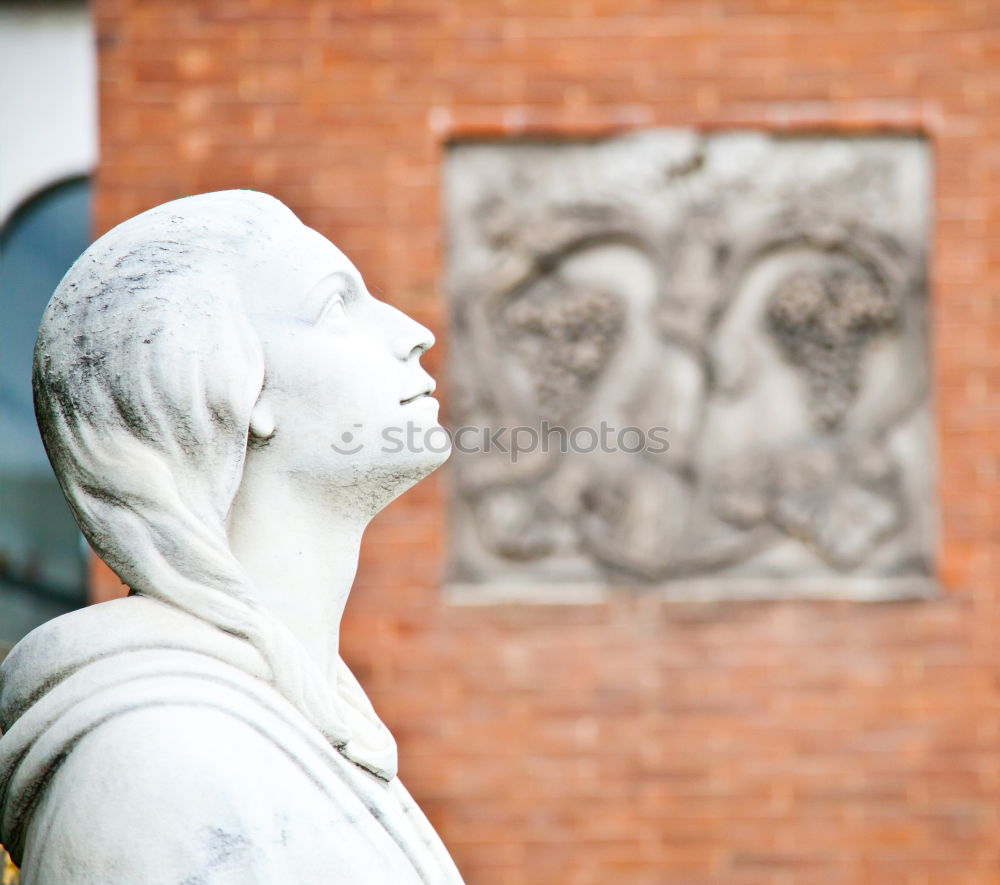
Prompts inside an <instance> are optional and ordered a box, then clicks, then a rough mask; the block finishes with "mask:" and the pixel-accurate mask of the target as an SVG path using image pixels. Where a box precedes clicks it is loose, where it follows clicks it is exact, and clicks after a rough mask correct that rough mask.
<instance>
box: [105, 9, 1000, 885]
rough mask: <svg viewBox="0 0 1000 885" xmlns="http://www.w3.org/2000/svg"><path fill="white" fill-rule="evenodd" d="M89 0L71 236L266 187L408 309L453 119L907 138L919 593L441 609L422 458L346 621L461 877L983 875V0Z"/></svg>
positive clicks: (998, 369)
mask: <svg viewBox="0 0 1000 885" xmlns="http://www.w3.org/2000/svg"><path fill="white" fill-rule="evenodd" d="M94 6H95V12H96V15H97V20H98V28H99V39H100V63H101V83H100V99H101V133H102V134H101V168H100V172H99V175H98V220H97V225H98V227H99V229H101V230H103V229H106V228H107V227H109V226H111V225H112V224H113V223H115V222H117V221H119V220H121V219H122V218H125V217H127V216H129V215H132V214H134V213H136V212H138V211H140V210H142V209H145V208H147V207H149V206H152V205H154V204H156V203H159V202H161V201H163V200H167V199H170V198H173V197H178V196H182V195H185V194H190V193H195V192H199V191H205V190H213V189H218V188H226V187H234V186H239V187H252V188H256V189H260V190H264V191H268V192H270V193H273V194H275V195H276V196H278V197H279V198H281V199H282V200H284V201H285V202H287V203H288V204H289V205H290V206H291V207H292V208H293V209H294V210H295V211H296V212H298V213H299V214H300V216H301V217H302V218H303V219H304V220H305V221H307V222H308V223H309V224H311V225H313V226H315V227H317V228H318V229H319V230H321V231H322V232H323V233H324V234H326V235H328V236H329V237H331V238H332V239H333V240H334V241H335V242H337V243H338V244H339V245H340V246H341V247H342V248H343V249H344V250H345V251H346V252H347V253H348V254H349V255H350V256H351V257H352V258H353V259H354V260H355V262H356V263H357V265H358V267H359V268H360V269H361V271H362V273H363V274H364V275H365V277H366V279H367V280H368V281H369V283H370V285H371V287H372V289H373V291H374V292H375V293H376V294H380V295H381V296H382V297H384V298H385V299H387V300H388V301H390V302H392V303H394V304H396V305H398V306H399V307H401V308H402V309H404V310H406V311H409V312H411V313H413V314H414V315H416V316H417V317H418V318H419V319H420V320H422V321H424V322H425V323H427V324H429V325H430V326H431V327H432V328H433V329H434V330H435V331H436V332H438V333H443V332H444V331H445V329H444V325H445V313H444V305H443V300H442V297H441V295H440V287H441V279H440V271H441V255H442V242H441V218H440V193H439V187H440V171H441V157H442V149H443V145H444V144H445V142H446V140H447V139H448V138H450V137H455V136H461V135H463V134H478V133H488V134H490V135H496V134H503V133H509V134H511V135H516V134H518V133H523V132H554V133H566V134H576V133H586V132H603V131H613V130H616V129H619V128H622V127H626V128H627V127H634V126H648V125H664V126H696V127H706V128H719V127H723V128H724V127H732V126H761V127H769V128H775V129H783V130H804V129H810V130H817V129H818V130H823V131H834V132H843V131H845V130H846V131H877V130H883V129H885V128H890V129H894V130H907V131H913V130H916V131H920V132H923V133H925V134H926V135H927V136H928V138H929V139H930V141H931V144H932V146H933V150H934V154H935V164H936V202H935V206H934V216H935V222H934V244H933V256H932V258H933V265H932V277H933V280H932V297H933V304H934V331H933V357H934V378H935V397H936V408H937V414H938V422H939V431H938V443H939V457H940V486H941V492H940V538H941V541H940V552H939V559H938V569H939V574H940V578H941V581H942V584H943V586H944V593H943V596H942V598H941V599H940V600H938V601H935V602H920V603H918V602H913V603H895V604H886V605H864V604H832V603H831V604H815V603H783V604H753V605H751V604H742V605H741V604H726V605H716V606H711V607H695V606H691V607H679V606H671V605H665V604H662V603H657V602H651V601H643V600H622V601H620V602H617V603H614V604H610V605H602V606H592V607H565V608H554V607H541V608H530V607H521V608H481V609H479V608H452V607H449V606H447V605H445V604H443V602H442V599H441V595H440V591H439V583H440V577H441V572H442V556H443V550H444V541H445V539H444V531H445V522H444V511H443V486H444V483H445V482H446V480H447V476H446V475H443V476H438V477H436V478H433V479H432V480H430V481H428V482H427V483H425V484H424V485H422V486H420V487H419V488H417V489H416V490H414V491H413V492H411V493H410V494H408V495H407V496H406V497H405V498H404V499H402V500H401V501H399V502H397V503H396V504H395V505H393V506H392V507H391V508H390V509H389V511H387V512H386V513H385V514H383V515H382V516H381V517H380V518H379V520H378V521H377V523H376V524H375V525H374V526H373V528H372V530H371V532H370V537H369V540H368V545H367V549H366V552H365V555H364V559H363V563H362V568H361V573H360V577H359V580H358V584H357V587H356V590H355V595H354V597H353V599H352V602H351V606H350V609H349V614H348V619H347V623H346V625H345V632H346V637H345V643H344V646H345V654H346V656H347V657H348V659H349V660H350V661H351V662H352V664H353V665H354V666H355V668H356V670H357V672H358V675H359V676H360V678H361V679H362V681H363V682H364V684H365V685H366V686H367V688H368V689H369V691H370V693H371V695H372V697H373V699H374V701H375V703H376V706H377V707H378V709H379V710H380V711H381V712H382V713H383V714H384V717H385V719H386V720H387V722H388V723H389V724H390V726H391V727H392V729H393V731H394V732H395V733H396V735H397V737H398V738H399V742H400V745H401V751H402V773H403V776H404V777H405V779H406V781H407V783H408V784H409V786H410V788H411V790H412V792H413V793H414V794H415V795H416V796H417V798H418V799H419V800H420V802H421V804H422V805H423V806H424V808H425V809H426V810H427V811H428V813H429V815H430V816H431V818H432V819H433V821H434V823H435V824H436V825H437V826H438V827H439V829H440V831H441V833H442V835H443V836H444V838H445V840H446V842H447V844H448V845H449V847H450V848H451V850H452V852H453V854H454V856H455V857H456V859H457V861H458V863H459V865H460V867H461V868H462V870H463V871H464V873H465V875H466V877H467V879H468V881H469V883H470V885H501V883H503V885H529V883H531V885H562V883H566V885H570V883H579V885H584V883H595V885H596V883H601V885H606V883H629V885H640V883H643V885H647V883H648V885H652V883H657V885H661V883H662V885H701V883H720V885H751V883H768V885H772V883H773V885H789V883H796V885H798V883H871V885H908V883H912V885H917V883H921V885H923V883H926V885H948V883H963V885H985V883H996V882H1000V641H998V636H997V634H998V632H1000V584H998V578H997V572H998V570H1000V523H998V520H997V516H998V510H1000V494H998V493H1000V390H998V387H1000V356H998V354H1000V185H998V182H1000V6H998V5H997V2H996V0H936V2H929V0H867V2H862V0H852V2H848V0H771V2H767V0H707V2H694V0H674V2H653V0H614V2H611V0H567V2H556V0H450V2H445V0H381V2H379V0H368V2H359V0H330V2H325V3H324V2H305V0H302V2H296V0H288V2H271V3H269V2H266V0H206V2H201V3H195V2H191V0H142V2H140V0H134V2H128V0H96V2H95V3H94ZM441 337H442V338H443V337H444V335H443V334H442V335H441ZM443 344H444V346H445V347H446V346H447V342H446V341H445V342H443ZM442 355H443V347H438V348H435V350H434V351H432V353H431V354H430V355H429V358H428V359H427V360H426V361H427V362H428V363H429V364H430V367H431V369H432V371H436V372H440V369H441V365H442Z"/></svg>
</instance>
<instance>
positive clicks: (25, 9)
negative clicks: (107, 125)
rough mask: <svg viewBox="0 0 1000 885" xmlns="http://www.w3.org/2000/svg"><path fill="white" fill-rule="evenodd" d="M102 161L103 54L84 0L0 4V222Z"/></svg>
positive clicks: (87, 171)
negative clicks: (100, 72) (56, 184)
mask: <svg viewBox="0 0 1000 885" xmlns="http://www.w3.org/2000/svg"><path fill="white" fill-rule="evenodd" d="M96 162H97V62H96V52H95V46H94V32H93V25H92V23H91V19H90V14H89V10H88V9H87V6H86V4H85V3H73V2H59V3H33V4H30V5H28V4H24V5H22V4H7V3H4V4H3V5H0V224H3V222H5V221H6V220H7V218H8V216H9V215H10V213H11V212H12V211H13V210H14V209H16V208H17V206H18V205H19V204H20V203H21V201H22V200H24V199H25V198H27V197H29V196H31V195H32V194H34V193H35V192H36V191H38V190H41V189H42V188H44V187H46V186H47V185H50V184H53V183H54V182H56V181H59V180H61V179H64V178H67V177H69V176H74V175H86V174H89V173H90V172H92V171H93V169H94V166H95V164H96Z"/></svg>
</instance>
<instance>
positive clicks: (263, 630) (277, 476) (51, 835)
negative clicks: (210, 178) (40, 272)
mask: <svg viewBox="0 0 1000 885" xmlns="http://www.w3.org/2000/svg"><path fill="white" fill-rule="evenodd" d="M432 343H433V337H432V335H431V334H430V332H428V331H427V330H426V329H425V328H423V327H422V326H420V325H418V324H417V323H415V322H413V321H412V320H410V319H409V318H408V317H406V316H404V315H403V314H401V313H399V312H398V311H397V310H395V309H394V308H392V307H390V306H388V305H387V304H384V303H382V302H379V301H377V300H375V299H374V298H373V297H372V296H371V295H370V294H369V293H368V291H367V290H366V288H365V285H364V282H363V281H362V279H361V277H360V275H359V273H358V271H357V270H356V269H355V268H354V267H353V265H352V264H351V263H350V261H348V260H347V258H346V257H345V256H344V255H343V254H342V253H341V252H340V251H338V250H337V249H336V248H335V247H334V246H333V245H332V244H331V243H329V242H328V241H327V240H325V239H324V238H323V237H322V236H320V235H319V234H318V233H316V232H315V231H313V230H310V229H309V228H307V227H305V226H304V225H303V224H302V223H301V222H300V221H299V220H298V219H297V218H296V217H295V216H294V215H293V214H292V213H291V212H290V211H289V210H288V209H287V208H286V207H284V206H283V205H282V204H281V203H279V202H278V201H276V200H274V199H273V198H270V197H267V196H265V195H263V194H256V193H252V192H245V191H230V192H222V193H217V194H206V195H202V196H198V197H190V198H187V199H184V200H179V201H176V202H173V203H167V204H165V205H163V206H160V207H158V208H156V209H153V210H150V211H149V212H146V213H144V214H142V215H140V216H137V217H136V218H133V219H131V220H130V221H127V222H125V223H124V224H122V225H120V226H119V227H117V228H115V229H114V230H112V231H111V232H110V233H108V234H106V235H105V236H104V237H102V238H101V239H100V240H99V241H98V242H97V243H96V244H94V245H93V246H92V247H91V248H90V249H89V250H87V252H86V253H85V254H84V255H83V256H82V257H81V259H80V260H79V261H78V262H77V263H76V264H75V265H74V267H73V268H72V269H71V271H70V272H69V274H68V275H67V276H66V278H65V279H64V280H63V282H62V284H61V285H60V287H59V289H58V290H57V291H56V293H55V295H54V296H53V299H52V301H51V303H50V305H49V307H48V310H47V311H46V314H45V316H44V318H43V321H42V327H41V330H40V332H39V337H38V343H37V346H36V355H35V398H36V410H37V413H38V418H39V424H40V427H41V430H42V435H43V438H44V441H45V444H46V448H47V450H48V452H49V456H50V459H51V461H52V464H53V466H54V468H55V471H56V473H57V475H58V477H59V480H60V482H61V484H62V487H63V490H64V491H65V493H66V496H67V498H68V500H69V502H70V504H71V506H72V509H73V511H74V513H75V515H76V517H77V519H78V521H79V524H80V527H81V529H82V530H83V532H84V534H85V535H86V536H87V539H88V540H89V542H90V543H91V545H92V546H93V548H94V549H95V550H96V551H97V552H98V553H99V554H100V555H101V557H102V558H103V559H104V560H105V561H106V562H107V563H108V564H109V565H111V567H112V568H113V569H115V571H116V572H117V573H118V575H119V576H120V577H121V579H122V581H123V582H124V583H126V584H127V585H128V586H129V587H130V588H131V595H130V596H129V597H128V598H125V599H122V600H118V601H115V602H110V603H105V604H102V605H99V606H94V607H92V608H90V609H86V610H82V611H80V612H76V613H74V614H71V615H68V616H65V617H63V618H59V619H57V620H55V621H52V622H50V623H48V624H47V625H45V626H43V627H42V628H40V629H39V630H37V631H36V632H35V633H32V634H30V635H29V636H28V637H27V638H26V639H25V640H23V641H22V643H21V644H20V645H19V646H17V647H16V648H15V649H14V650H13V652H12V653H11V654H10V655H9V656H8V658H7V659H6V661H5V662H4V665H3V669H2V674H0V679H2V682H0V726H2V729H3V737H2V738H0V841H2V842H3V844H4V845H5V846H7V848H8V849H9V850H10V851H11V854H12V856H13V857H14V859H15V860H16V861H17V862H18V863H19V864H21V866H22V882H23V883H25V885H33V883H45V885H60V883H67V885H68V883H70V882H73V883H84V882H94V883H97V882H101V883H107V882H144V883H155V882H163V883H171V885H176V883H189V885H193V883H205V885H208V883H223V882H226V883H230V882H231V883H241V885H244V883H252V882H260V883H273V882H278V881H288V882H300V883H309V882H314V883H317V885H319V883H324V885H329V883H334V882H343V883H356V882H379V883H386V885H388V883H393V885H398V883H406V882H412V883H432V882H433V883H457V882H460V881H461V880H460V877H459V874H458V872H457V870H456V869H455V866H454V864H453V863H452V861H451V859H450V858H449V856H448V853H447V851H446V850H445V849H444V847H443V846H442V844H441V842H440V840H439V839H438V837H437V835H436V834H435V833H434V831H433V829H432V828H431V826H430V824H429V823H428V821H427V820H426V818H425V817H424V816H423V814H422V813H421V812H420V810H419V809H418V808H417V806H416V805H415V804H414V802H413V800H412V799H411V798H410V796H409V795H408V794H407V792H406V790H405V789H404V788H403V786H402V784H401V783H400V781H399V778H398V777H397V775H396V767H397V763H396V747H395V743H394V741H393V739H392V736H391V735H390V734H389V732H388V730H387V729H386V728H385V726H384V725H383V724H382V723H381V722H380V720H379V718H378V717H377V715H376V714H375V712H374V710H373V709H372V706H371V704H370V703H369V701H368V699H367V698H366V696H365V693H364V691H363V690H362V689H361V687H360V686H359V684H358V683H357V681H356V680H355V679H354V677H353V676H352V675H351V673H350V671H349V670H348V668H347V667H346V665H345V664H344V662H343V660H342V659H341V657H340V653H339V645H338V632H339V625H340V619H341V615H342V613H343V610H344V605H345V603H346V601H347V596H348V593H349V591H350V588H351V584H352V581H353V579H354V574H355V570H356V567H357V559H358V549H359V545H360V543H361V537H362V533H363V531H364V528H365V526H366V525H367V523H368V522H369V520H370V519H371V518H372V517H373V516H374V515H375V513H377V512H378V511H379V510H380V509H381V508H382V507H384V506H385V505H386V504H387V503H389V501H391V500H392V499H393V498H395V497H396V496H398V495H399V494H401V493H402V492H403V491H405V490H406V489H407V488H409V487H410V486H411V485H413V484H414V483H415V482H417V481H418V480H419V479H421V478H422V477H423V476H425V475H426V474H427V473H429V472H430V471H431V470H433V469H434V468H435V467H437V466H438V465H439V463H440V462H441V461H442V460H443V458H444V456H443V455H441V454H434V453H431V452H422V453H414V452H406V451H404V452H402V453H395V454H391V455H390V454H387V453H386V452H385V451H384V447H383V446H381V445H380V444H379V441H380V434H381V432H382V430H383V429H385V428H386V427H389V426H396V425H402V424H405V423H406V422H412V423H413V424H415V425H416V426H418V427H425V428H430V427H434V426H436V420H437V417H436V416H437V403H436V401H435V400H434V399H433V398H432V397H431V394H432V393H433V390H434V383H433V381H432V380H431V378H430V377H429V376H428V375H427V374H426V372H424V370H423V369H421V368H420V365H419V358H420V355H421V354H422V353H423V352H424V351H425V350H426V349H427V348H428V347H430V346H431V344H432ZM346 434H353V436H352V439H351V442H352V445H351V446H350V448H348V447H347V446H346V445H345V440H346ZM345 452H348V454H345Z"/></svg>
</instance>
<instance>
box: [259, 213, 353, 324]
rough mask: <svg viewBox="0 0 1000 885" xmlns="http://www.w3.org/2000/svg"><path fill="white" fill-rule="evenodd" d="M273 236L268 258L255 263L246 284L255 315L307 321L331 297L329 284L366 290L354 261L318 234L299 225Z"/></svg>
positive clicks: (274, 233) (290, 226)
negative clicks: (326, 292) (290, 316)
mask: <svg viewBox="0 0 1000 885" xmlns="http://www.w3.org/2000/svg"><path fill="white" fill-rule="evenodd" d="M270 233H271V236H270V238H269V243H268V248H267V249H266V250H265V251H266V254H265V255H261V256H259V260H257V261H254V262H252V263H251V268H250V270H251V273H250V274H249V275H248V277H247V279H246V280H245V284H244V293H245V294H244V297H245V298H246V301H247V306H248V307H249V308H250V310H251V311H254V312H257V311H260V312H266V313H274V312H278V313H289V314H293V315H296V316H303V317H307V316H311V315H312V314H313V313H314V312H315V310H316V309H317V304H315V303H314V302H316V300H317V299H321V300H322V299H323V298H325V297H328V296H327V295H324V294H323V293H324V290H325V289H326V288H328V287H327V286H326V285H325V283H326V282H327V281H329V280H332V279H347V280H349V281H350V282H351V283H353V285H354V286H356V287H357V288H359V289H364V288H365V284H364V280H362V278H361V274H360V273H359V272H358V269H357V268H356V267H355V266H354V265H353V264H352V263H351V261H350V259H348V257H347V256H346V255H344V253H343V252H341V251H340V249H338V248H337V247H336V246H334V245H333V243H331V242H330V241H329V240H328V239H327V238H326V237H324V236H323V235H322V234H321V233H319V232H318V231H315V230H313V229H312V228H310V227H306V226H305V225H304V224H301V223H299V222H298V221H296V222H295V223H294V224H291V225H288V226H287V227H284V228H283V229H281V230H280V231H271V232H270ZM319 306H321V305H319Z"/></svg>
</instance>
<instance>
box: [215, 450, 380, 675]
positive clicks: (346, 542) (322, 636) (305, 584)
mask: <svg viewBox="0 0 1000 885" xmlns="http://www.w3.org/2000/svg"><path fill="white" fill-rule="evenodd" d="M248 466H249V465H248ZM310 491H313V490H310ZM317 497H318V496H315V495H311V494H309V493H308V492H305V493H304V491H303V489H302V488H300V487H297V486H296V485H293V484H291V483H289V482H288V481H287V479H285V478H283V477H280V476H278V477H275V476H273V475H272V474H267V473H258V472H257V471H254V470H250V471H248V472H246V473H244V477H243V482H242V484H241V486H240V490H239V493H238V494H237V496H236V500H235V501H234V503H233V508H232V511H231V513H230V517H229V542H230V545H231V547H232V550H233V553H234V554H235V556H236V558H237V560H239V562H240V564H241V565H242V566H243V568H244V569H245V570H246V572H247V574H248V575H249V577H250V580H251V582H252V584H253V585H254V587H255V589H256V593H257V598H258V600H259V602H260V604H261V605H262V606H263V607H265V608H267V609H268V610H269V611H270V612H271V613H272V614H274V615H275V617H277V618H278V619H279V620H280V621H281V622H282V623H284V625H285V626H286V627H288V629H289V630H291V631H292V633H293V634H294V635H295V636H296V638H298V640H299V641H300V642H301V643H302V645H303V647H304V648H305V650H306V653H307V654H308V655H309V656H310V657H311V658H312V660H313V662H314V663H315V664H316V666H318V667H319V668H320V670H321V672H323V673H325V674H328V675H330V674H332V673H333V672H334V669H335V667H336V664H337V660H338V656H339V653H340V621H341V618H342V617H343V614H344V607H345V605H346V604H347V597H348V595H349V593H350V592H351V585H352V584H353V583H354V576H355V573H356V572H357V568H358V554H359V551H360V547H361V536H362V534H363V533H364V530H365V527H366V526H367V524H368V522H369V519H370V517H369V516H368V515H361V513H360V508H357V509H354V510H353V512H352V508H350V507H346V506H345V507H341V508H340V509H335V508H333V507H331V504H330V501H329V499H327V500H322V501H321V500H317Z"/></svg>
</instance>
